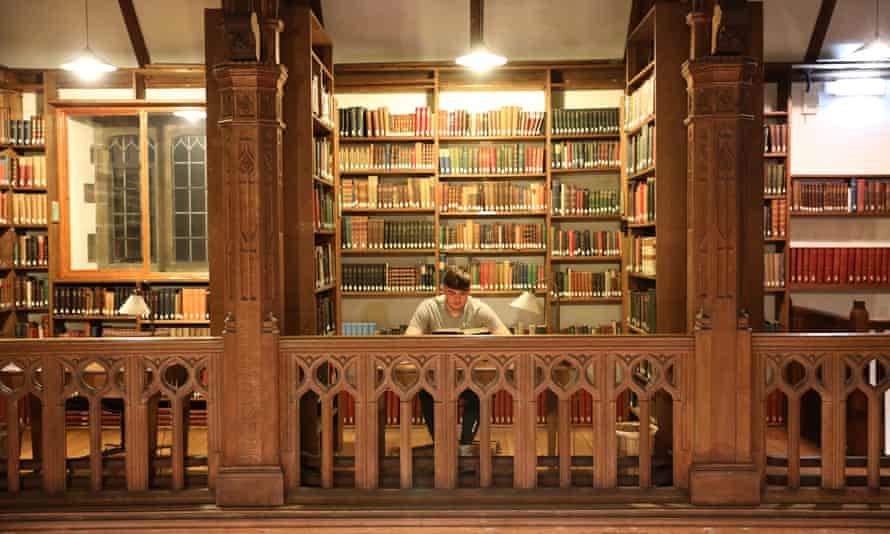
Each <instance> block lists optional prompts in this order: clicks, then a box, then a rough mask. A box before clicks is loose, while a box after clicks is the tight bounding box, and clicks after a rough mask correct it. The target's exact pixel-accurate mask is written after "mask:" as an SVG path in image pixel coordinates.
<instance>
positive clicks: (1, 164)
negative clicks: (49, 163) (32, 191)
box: [0, 151, 46, 187]
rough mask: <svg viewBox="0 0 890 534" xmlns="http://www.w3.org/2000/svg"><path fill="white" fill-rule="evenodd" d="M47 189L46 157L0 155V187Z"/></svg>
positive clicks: (12, 154)
mask: <svg viewBox="0 0 890 534" xmlns="http://www.w3.org/2000/svg"><path fill="white" fill-rule="evenodd" d="M2 186H12V187H46V156H42V155H38V156H17V155H15V154H14V153H12V152H11V151H7V152H5V153H2V154H0V187H2Z"/></svg>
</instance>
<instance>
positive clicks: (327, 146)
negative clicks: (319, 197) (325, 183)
mask: <svg viewBox="0 0 890 534" xmlns="http://www.w3.org/2000/svg"><path fill="white" fill-rule="evenodd" d="M312 144H313V146H314V148H315V158H314V163H315V169H314V171H313V172H315V176H318V177H319V178H324V179H325V180H333V179H334V153H333V150H332V148H331V140H330V138H328V137H320V138H319V137H315V138H313V139H312Z"/></svg>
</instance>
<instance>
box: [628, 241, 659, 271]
mask: <svg viewBox="0 0 890 534" xmlns="http://www.w3.org/2000/svg"><path fill="white" fill-rule="evenodd" d="M655 250H656V248H655V237H651V236H646V237H644V236H634V237H633V238H631V243H630V258H629V259H630V261H629V263H628V266H627V270H628V271H629V272H632V273H638V274H643V275H646V276H655Z"/></svg>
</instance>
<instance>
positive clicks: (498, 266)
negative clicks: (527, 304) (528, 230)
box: [463, 260, 547, 291]
mask: <svg viewBox="0 0 890 534" xmlns="http://www.w3.org/2000/svg"><path fill="white" fill-rule="evenodd" d="M463 267H464V270H466V271H467V273H469V275H470V279H471V281H470V287H472V288H473V289H478V290H482V291H500V290H517V289H546V288H547V282H546V281H545V279H544V264H542V263H531V262H526V261H498V260H474V261H471V262H470V263H469V264H467V265H464V266H463Z"/></svg>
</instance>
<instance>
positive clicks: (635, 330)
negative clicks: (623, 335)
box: [627, 324, 652, 335]
mask: <svg viewBox="0 0 890 534" xmlns="http://www.w3.org/2000/svg"><path fill="white" fill-rule="evenodd" d="M627 329H628V331H630V332H632V333H634V334H643V335H649V334H651V333H652V332H648V331H646V330H643V329H642V328H639V327H637V326H634V325H632V324H628V325H627Z"/></svg>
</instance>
